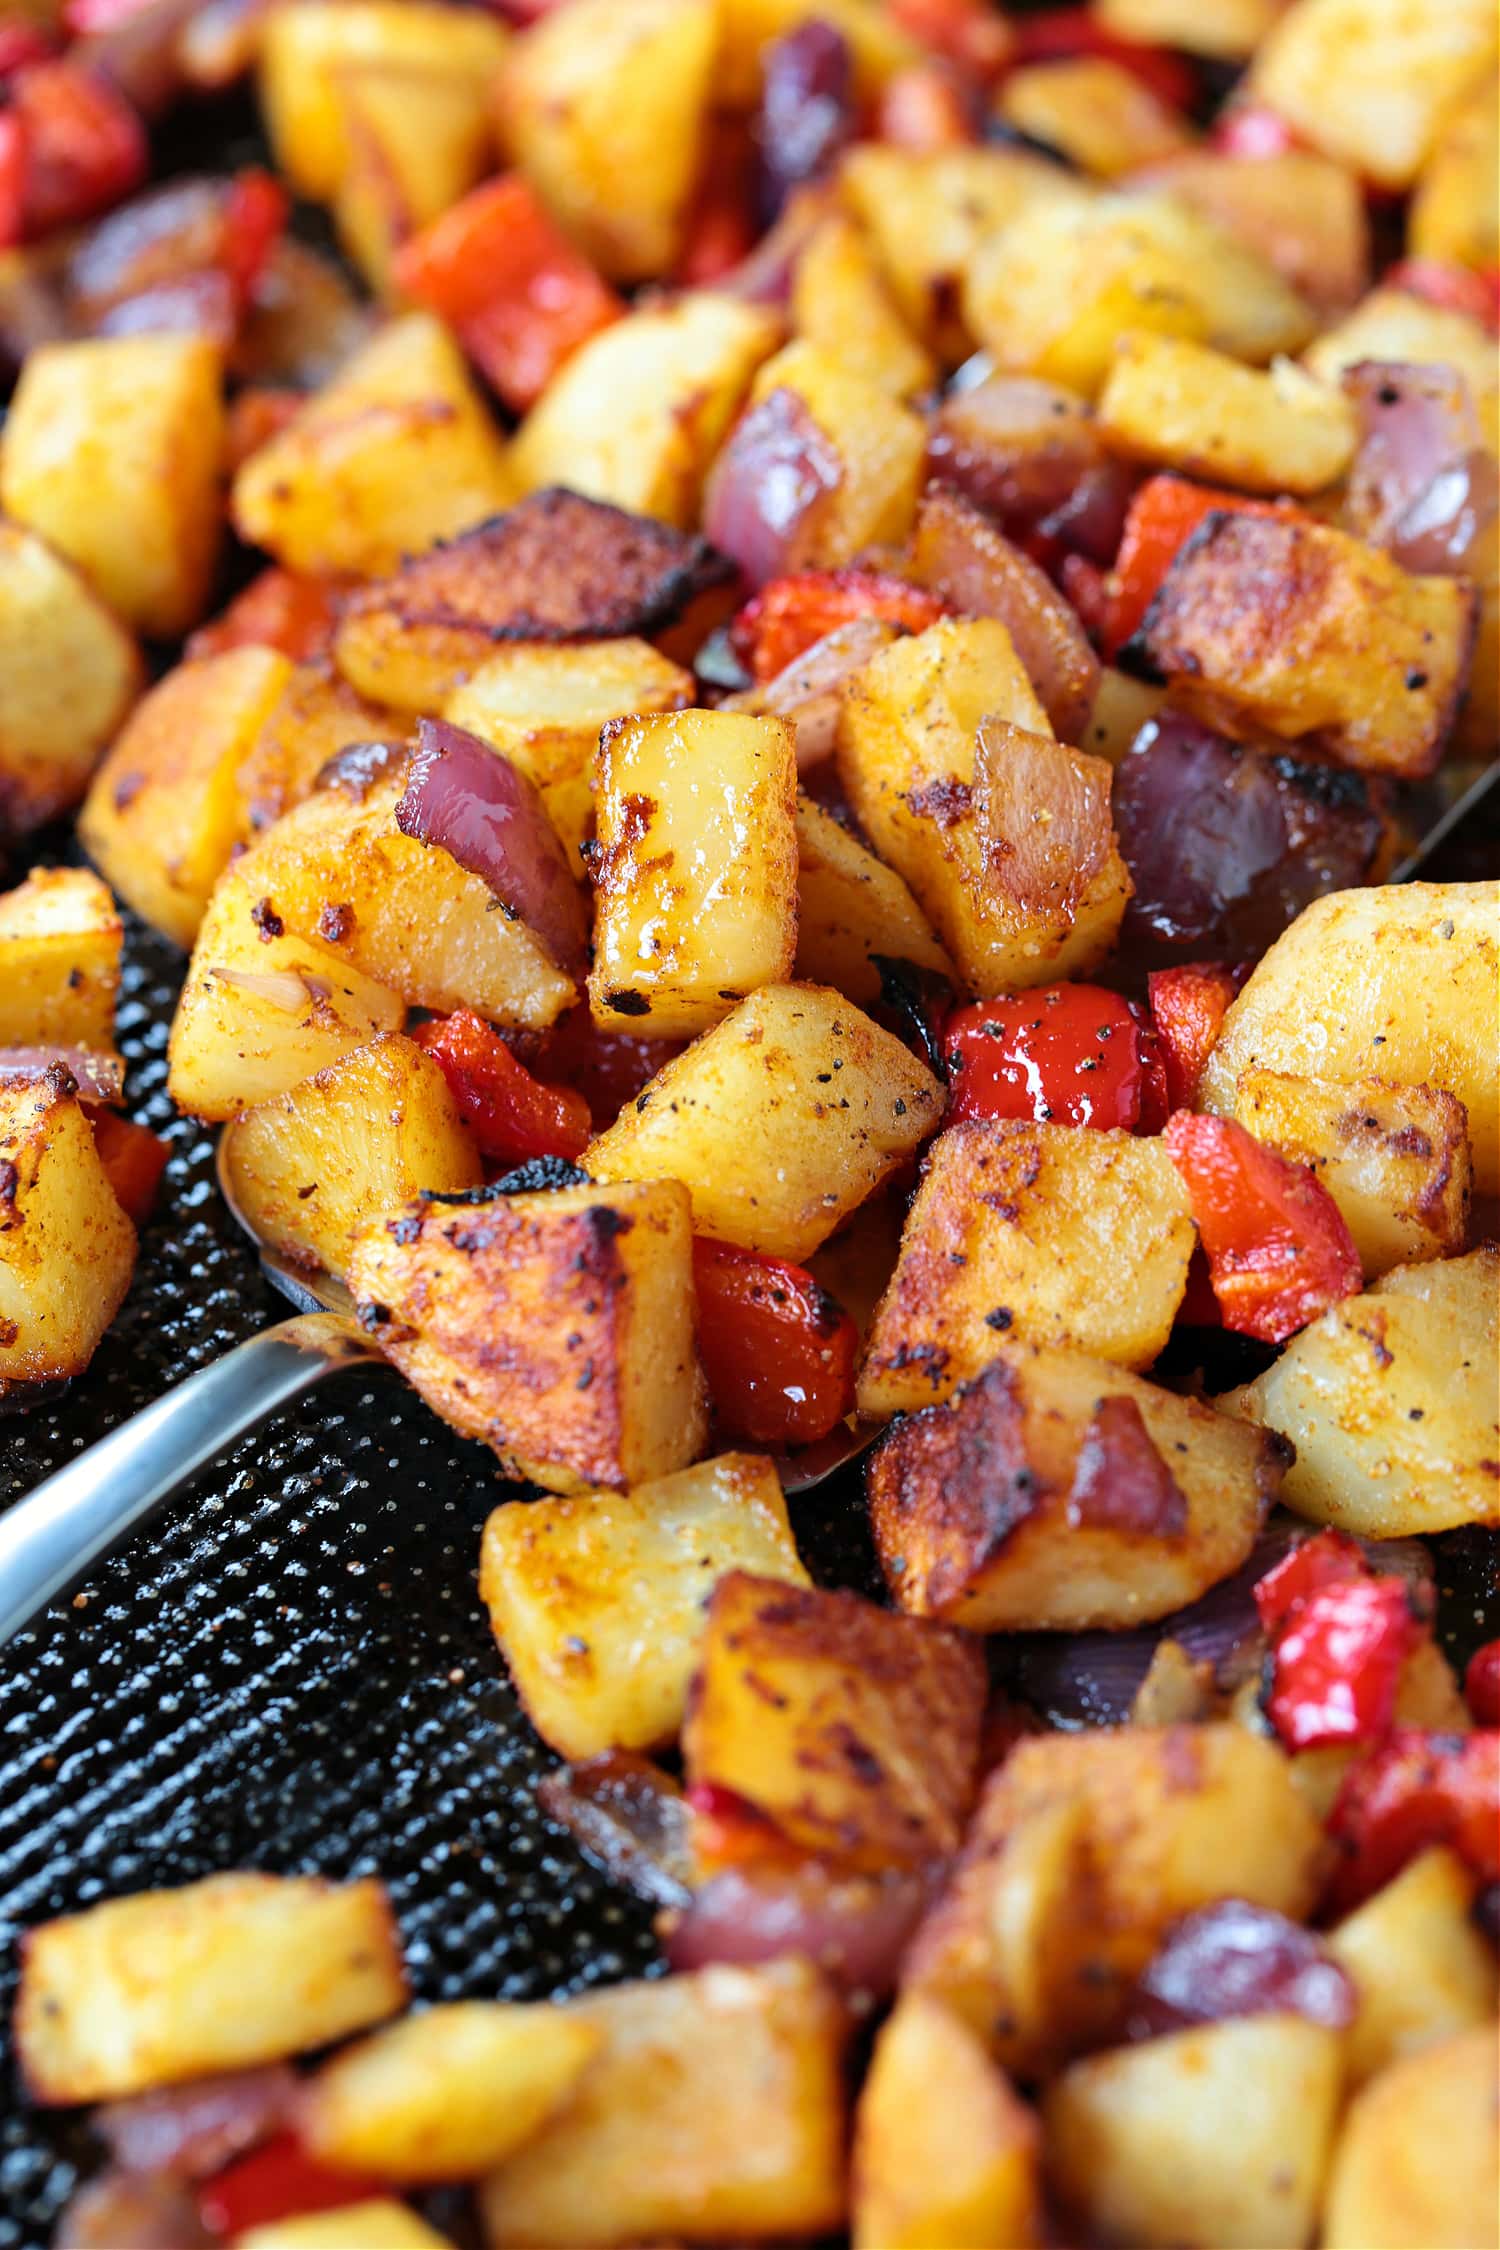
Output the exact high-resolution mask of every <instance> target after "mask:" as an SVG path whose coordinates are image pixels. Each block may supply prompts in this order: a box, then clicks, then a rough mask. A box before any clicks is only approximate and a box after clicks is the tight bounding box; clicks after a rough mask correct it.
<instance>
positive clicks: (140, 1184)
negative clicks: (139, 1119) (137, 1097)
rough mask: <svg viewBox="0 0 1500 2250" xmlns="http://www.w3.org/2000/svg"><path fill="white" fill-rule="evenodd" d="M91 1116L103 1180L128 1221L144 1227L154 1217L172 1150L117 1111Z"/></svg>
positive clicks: (107, 1110) (97, 1111)
mask: <svg viewBox="0 0 1500 2250" xmlns="http://www.w3.org/2000/svg"><path fill="white" fill-rule="evenodd" d="M92 1116H93V1125H94V1147H95V1148H96V1149H97V1151H98V1154H99V1162H100V1163H101V1164H102V1165H103V1167H104V1177H105V1178H106V1179H107V1180H108V1182H109V1184H110V1186H111V1187H112V1188H113V1189H114V1191H115V1198H116V1201H117V1202H118V1203H119V1205H120V1208H121V1209H122V1210H123V1211H124V1213H125V1216H126V1218H127V1219H129V1220H130V1221H131V1223H132V1225H134V1226H138V1227H143V1226H144V1225H145V1223H146V1221H147V1220H148V1219H149V1218H150V1216H151V1207H152V1205H153V1204H154V1203H155V1201H156V1191H157V1189H158V1187H159V1186H160V1185H161V1176H162V1173H163V1172H164V1171H165V1170H166V1168H167V1159H168V1157H169V1156H170V1155H171V1153H172V1151H171V1149H170V1147H169V1146H168V1144H167V1143H166V1142H165V1141H164V1140H161V1139H160V1138H159V1137H158V1136H157V1135H156V1134H155V1133H153V1132H152V1131H151V1130H150V1129H149V1127H147V1126H145V1125H137V1124H135V1123H134V1122H133V1121H132V1120H131V1119H130V1118H128V1117H121V1116H120V1115H119V1113H118V1111H116V1110H112V1109H96V1110H94V1111H93V1113H92Z"/></svg>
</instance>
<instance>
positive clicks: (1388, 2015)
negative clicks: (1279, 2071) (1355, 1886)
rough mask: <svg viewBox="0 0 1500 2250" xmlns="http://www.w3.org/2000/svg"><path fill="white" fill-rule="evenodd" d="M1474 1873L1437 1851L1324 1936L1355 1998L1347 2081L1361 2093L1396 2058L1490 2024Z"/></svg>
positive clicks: (1496, 1988)
mask: <svg viewBox="0 0 1500 2250" xmlns="http://www.w3.org/2000/svg"><path fill="white" fill-rule="evenodd" d="M1476 1888H1477V1885H1476V1882H1475V1878H1474V1874H1473V1872H1472V1870H1471V1869H1470V1868H1468V1867H1466V1866H1465V1864H1464V1862H1463V1861H1462V1860H1461V1859H1460V1858H1459V1857H1458V1855H1457V1853H1456V1852H1451V1851H1449V1850H1448V1849H1447V1848H1446V1847H1445V1846H1443V1845H1436V1846H1434V1847H1433V1849H1432V1850H1431V1851H1425V1852H1423V1853H1421V1854H1420V1856H1419V1857H1418V1858H1416V1859H1414V1860H1412V1861H1411V1862H1410V1864H1409V1865H1408V1866H1406V1867H1404V1868H1403V1869H1402V1870H1401V1873H1400V1874H1399V1875H1398V1876H1396V1878H1395V1880H1394V1881H1393V1882H1390V1883H1387V1884H1386V1886H1385V1888H1384V1889H1383V1890H1379V1891H1377V1892H1376V1893H1375V1896H1374V1897H1373V1898H1371V1899H1367V1900H1366V1901H1365V1904H1364V1905H1363V1906H1361V1907H1359V1908H1357V1909H1356V1911H1355V1912H1354V1913H1353V1914H1350V1915H1347V1916H1346V1917H1345V1919H1344V1920H1343V1921H1342V1922H1340V1923H1339V1925H1338V1927H1337V1928H1336V1929H1334V1930H1332V1931H1330V1933H1329V1937H1328V1950H1329V1952H1330V1953H1331V1954H1332V1955H1333V1957H1334V1959H1335V1960H1336V1961H1337V1962H1338V1963H1339V1964H1340V1966H1341V1967H1343V1968H1345V1969H1347V1970H1348V1972H1349V1974H1350V1976H1351V1977H1353V1979H1354V1982H1355V1986H1356V1988H1357V1990H1358V1992H1359V2013H1358V2015H1357V2016H1356V2017H1355V2019H1354V2024H1353V2027H1352V2029H1351V2030H1350V2033H1349V2076H1350V2079H1351V2081H1352V2082H1353V2083H1354V2084H1355V2085H1363V2083H1364V2081H1365V2080H1366V2079H1367V2078H1373V2077H1374V2076H1375V2075H1376V2073H1377V2072H1378V2071H1382V2070H1384V2069H1386V2067H1387V2066H1388V2065H1389V2064H1391V2063H1393V2062H1396V2061H1399V2059H1400V2058H1401V2057H1402V2056H1403V2055H1412V2054H1416V2053H1418V2052H1419V2051H1420V2050H1421V2049H1422V2048H1424V2047H1431V2046H1433V2045H1434V2044H1435V2043H1436V2042H1437V2041H1439V2040H1444V2039H1450V2038H1453V2037H1455V2036H1456V2035H1457V2034H1458V2033H1459V2032H1461V2031H1467V2030H1468V2029H1469V2028H1470V2026H1471V2025H1478V2024H1493V2023H1494V2021H1495V2012H1496V2008H1497V2005H1500V1978H1497V1974H1496V1967H1495V1949H1494V1947H1493V1946H1492V1945H1487V1944H1486V1943H1485V1940H1484V1939H1483V1938H1482V1937H1481V1936H1480V1934H1479V1932H1478V1930H1477V1929H1476V1928H1475V1926H1474V1920H1473V1906H1474V1893H1475V1890H1476Z"/></svg>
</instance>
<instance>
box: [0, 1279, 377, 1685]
mask: <svg viewBox="0 0 1500 2250" xmlns="http://www.w3.org/2000/svg"><path fill="white" fill-rule="evenodd" d="M374 1356H375V1354H374V1353H373V1352H372V1350H371V1348H370V1346H369V1345H368V1344H367V1343H366V1341H365V1339H364V1337H363V1336H362V1335H361V1334H360V1332H359V1330H358V1329H357V1328H356V1327H355V1326H354V1324H353V1322H352V1321H349V1320H345V1319H343V1318H341V1317H340V1316H339V1315H337V1314H334V1313H306V1314H302V1315H299V1317H298V1318H297V1319H296V1320H283V1321H281V1322H279V1323H278V1324H277V1326H276V1327H274V1328H267V1329H265V1330H263V1331H262V1333H261V1334H260V1335H258V1336H252V1337H250V1338H249V1340H248V1341H247V1342H245V1343H243V1344H237V1345H236V1346H235V1348H234V1350H233V1351H230V1352H226V1353H225V1354H224V1356H223V1357H222V1358H221V1359H216V1360H213V1361H212V1362H211V1363H210V1364H209V1365H208V1366H207V1367H202V1368H200V1369H199V1370H198V1372H197V1374H196V1375H190V1376H189V1377H188V1378H187V1381H186V1382H184V1383H179V1384H178V1385H177V1386H176V1388H175V1389H174V1390H170V1391H168V1392H167V1394H166V1396H165V1397H164V1398H159V1399H157V1400H156V1401H155V1402H154V1403H153V1404H152V1405H150V1406H148V1407H145V1408H143V1409H142V1411H141V1412H140V1413H139V1414H134V1415H132V1416H131V1418H130V1420H129V1421H128V1422H122V1423H121V1425H120V1427H119V1428H118V1429H117V1430H111V1432H110V1434H109V1436H108V1437H106V1438H101V1439H100V1441H99V1443H98V1444H97V1445H91V1446H90V1447H89V1449H88V1451H87V1452H86V1453H80V1454H79V1456H78V1458H77V1460H76V1461H70V1462H69V1463H68V1465H67V1467H66V1468H64V1469H59V1470H58V1471H57V1473H56V1475H55V1476H50V1477H48V1479H47V1480H46V1482H45V1484H39V1485H38V1486H37V1488H36V1490H35V1491H34V1492H29V1493H27V1495H26V1497H25V1498H24V1499H23V1500H18V1501H17V1502H16V1503H15V1505H14V1507H12V1508H11V1509H10V1510H9V1511H8V1512H7V1513H6V1514H4V1515H0V1646H3V1645H4V1644H5V1642H6V1641H8V1640H9V1639H10V1637H11V1635H12V1634H13V1633H17V1632H19V1631H20V1629H21V1627H22V1626H23V1625H25V1624H27V1623H28V1622H29V1620H30V1619H31V1618H33V1617H34V1616H35V1615H36V1613H37V1611H38V1610H39V1609H41V1608H42V1607H43V1606H44V1604H45V1603H47V1602H50V1601H51V1600H52V1599H53V1597H54V1596H55V1595H57V1594H60V1593H62V1592H63V1591H64V1589H65V1588H66V1587H68V1586H70V1585H71V1584H72V1583H73V1581H74V1580H75V1579H78V1578H81V1577H82V1576H83V1575H84V1573H85V1571H87V1569H88V1568H89V1566H90V1564H91V1563H94V1562H97V1561H98V1559H99V1557H100V1556H101V1555H103V1554H106V1553H108V1551H109V1549H110V1548H111V1547H114V1546H116V1545H117V1544H118V1543H119V1541H120V1540H121V1539H123V1538H124V1537H125V1535H126V1533H127V1532H129V1531H133V1530H134V1529H135V1527H136V1525H137V1524H140V1523H142V1522H144V1521H145V1519H146V1517H147V1516H149V1515H150V1514H151V1512H152V1510H153V1509H154V1508H156V1507H157V1506H159V1504H160V1503H161V1502H162V1501H163V1500H165V1499H166V1498H167V1496H168V1494H169V1493H172V1492H175V1491H176V1490H177V1488H178V1486H179V1485H182V1484H186V1482H187V1480H188V1478H189V1477H191V1476H192V1475H193V1474H194V1473H195V1471H197V1470H198V1469H201V1468H202V1467H203V1466H204V1464H205V1463H206V1462H208V1461H212V1460H213V1459H214V1458H215V1456H216V1455H218V1454H220V1453H222V1452H223V1451H224V1450H225V1448H226V1447H227V1446H230V1445H232V1444H233V1443H234V1440H235V1439H236V1438H238V1437H243V1435H244V1433H245V1432H246V1431H247V1430H253V1429H254V1428H255V1426H256V1424H257V1423H259V1422H263V1421H264V1420H265V1419H266V1416H267V1415H268V1414H274V1413H275V1412H276V1410H277V1408H278V1407H281V1406H285V1405H287V1404H288V1403H289V1402H290V1401H291V1400H292V1399H294V1398H297V1397H299V1396H300V1394H301V1393H302V1392H303V1391H307V1390H311V1388H312V1386H313V1385H314V1383H320V1382H322V1380H323V1378H324V1376H325V1375H331V1374H334V1373H335V1372H336V1371H337V1370H338V1369H339V1368H341V1367H348V1366H350V1365H351V1364H352V1363H353V1362H355V1361H357V1360H368V1359H371V1358H373V1357H374Z"/></svg>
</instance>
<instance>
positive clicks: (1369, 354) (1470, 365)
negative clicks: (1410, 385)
mask: <svg viewBox="0 0 1500 2250" xmlns="http://www.w3.org/2000/svg"><path fill="white" fill-rule="evenodd" d="M1362 359H1383V360H1390V361H1392V362H1396V363H1408V364H1411V365H1416V366H1437V367H1452V368H1456V369H1457V371H1458V373H1459V374H1460V375H1462V376H1463V378H1464V380H1465V382H1466V383H1467V384H1468V386H1469V389H1470V390H1471V391H1472V392H1473V394H1474V402H1475V404H1476V406H1477V407H1478V409H1479V418H1480V421H1481V423H1482V424H1483V426H1484V429H1485V433H1486V435H1485V442H1486V443H1487V444H1488V446H1489V447H1490V450H1491V451H1492V452H1493V451H1494V450H1495V448H1496V446H1497V444H1500V368H1497V366H1496V356H1495V344H1494V338H1493V337H1492V336H1491V335H1490V333H1489V331H1488V330H1487V329H1486V328H1485V327H1484V326H1483V325H1482V324H1481V323H1480V322H1479V321H1477V320H1474V319H1473V318H1471V316H1470V315H1469V314H1468V313H1465V312H1460V311H1458V309H1457V308H1456V307H1455V306H1452V305H1434V304H1430V303H1429V302H1428V300H1427V299H1426V298H1425V297H1418V296H1416V295H1414V294H1413V292H1412V291H1410V290H1408V289H1375V290H1372V291H1371V293H1370V295H1369V296H1368V297H1366V298H1364V299H1363V300H1362V301H1361V302H1360V303H1359V304H1357V305H1356V306H1355V308H1354V310H1353V312H1351V313H1350V314H1349V315H1348V317H1347V319H1344V320H1341V321H1339V322H1338V323H1337V324H1336V325H1335V326H1334V327H1332V328H1325V329H1324V330H1323V333H1322V334H1321V335H1320V336H1319V337H1317V338H1316V340H1315V341H1314V342H1313V343H1311V344H1309V345H1308V347H1307V350H1306V351H1305V352H1304V353H1303V354H1302V362H1303V365H1304V366H1305V367H1310V368H1311V369H1312V371H1313V373H1314V374H1315V375H1317V376H1320V377H1321V378H1322V380H1323V381H1324V382H1325V383H1336V382H1338V380H1339V378H1340V377H1341V376H1342V375H1343V373H1344V371H1345V369H1346V368H1350V367H1357V366H1358V365H1359V363H1360V361H1361V360H1362Z"/></svg>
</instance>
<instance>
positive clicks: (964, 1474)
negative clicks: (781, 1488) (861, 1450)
mask: <svg viewBox="0 0 1500 2250" xmlns="http://www.w3.org/2000/svg"><path fill="white" fill-rule="evenodd" d="M1248 1435H1250V1433H1249V1432H1248V1431H1247V1430H1246V1429H1245V1428H1244V1426H1243V1425H1238V1426H1237V1425H1236V1424H1235V1423H1234V1422H1233V1421H1231V1420H1230V1418H1229V1417H1228V1416H1227V1415H1223V1414H1215V1413H1214V1412H1213V1410H1212V1408H1210V1407H1206V1406H1202V1405H1200V1404H1199V1403H1198V1402H1197V1401H1196V1400H1194V1399H1186V1398H1179V1397H1177V1396H1176V1394H1175V1393H1174V1392H1172V1391H1164V1390H1159V1389H1158V1388H1157V1387H1156V1386H1155V1385H1154V1384H1152V1383H1143V1382H1141V1381H1140V1380H1139V1379H1138V1378H1137V1377H1135V1376H1133V1375H1126V1374H1124V1373H1122V1371H1121V1370H1120V1369H1119V1368H1117V1367H1111V1366H1110V1365H1109V1364H1108V1362H1107V1361H1105V1360H1097V1359H1086V1358H1084V1357H1083V1355H1082V1354H1081V1353H1073V1352H1062V1351H1051V1350H1044V1349H1040V1348H1036V1347H1031V1348H1028V1347H1027V1346H1025V1345H1021V1344H1014V1345H1011V1346H1009V1347H1008V1348H1005V1349H1003V1351H1002V1354H1001V1356H999V1357H997V1358H996V1359H995V1360H993V1361H992V1362H991V1364H990V1365H989V1366H988V1367H986V1368H985V1370H984V1372H983V1373H982V1374H981V1375H978V1376H976V1377H975V1379H974V1381H973V1382H972V1383H970V1384H967V1385H966V1386H965V1387H964V1388H963V1389H961V1390H960V1391H958V1392H957V1393H956V1394H955V1395H954V1396H953V1397H952V1398H951V1399H949V1400H948V1401H947V1402H946V1403H945V1404H942V1405H938V1406H928V1407H923V1408H922V1409H921V1410H920V1411H919V1412H918V1413H916V1414H912V1415H909V1416H905V1417H903V1418H902V1419H901V1420H900V1421H898V1422H897V1423H896V1424H895V1425H894V1427H893V1428H892V1429H891V1430H890V1432H889V1434H888V1435H887V1436H886V1437H885V1439H884V1440H883V1441H882V1443H881V1445H880V1447H879V1449H878V1451H877V1452H876V1453H875V1454H874V1455H873V1456H872V1458H871V1462H870V1468H869V1496H870V1516H871V1522H872V1526H873V1529H874V1533H875V1544H876V1547H877V1549H878V1551H879V1554H880V1559H881V1563H882V1566H883V1567H884V1570H885V1573H886V1577H887V1580H888V1583H889V1585H890V1589H891V1594H892V1597H893V1599H894V1600H895V1601H897V1602H898V1603H899V1604H900V1606H901V1607H902V1608H903V1609H905V1610H908V1611H910V1612H911V1613H912V1615H914V1616H917V1617H939V1618H941V1619H942V1620H943V1621H944V1623H945V1624H949V1625H965V1626H968V1627H970V1628H971V1629H972V1630H974V1631H975V1632H981V1633H995V1632H1006V1631H1017V1630H1023V1631H1033V1630H1037V1629H1039V1628H1045V1629H1047V1630H1051V1631H1064V1632H1077V1631H1081V1630H1084V1629H1087V1628H1091V1627H1097V1626H1112V1627H1129V1626H1132V1625H1137V1624H1141V1623H1143V1622H1145V1621H1147V1620H1149V1619H1152V1618H1157V1617H1165V1616H1167V1615H1168V1614H1169V1613H1170V1612H1171V1611H1172V1610H1175V1609H1181V1608H1183V1607H1185V1606H1186V1604H1187V1603H1188V1602H1192V1601H1196V1600H1197V1599H1198V1597H1199V1595H1200V1594H1206V1593H1207V1591H1208V1589H1209V1588H1210V1586H1215V1585H1217V1584H1218V1582H1219V1580H1220V1579H1222V1578H1227V1577H1228V1576H1229V1575H1230V1573H1231V1572H1232V1571H1235V1570H1238V1569H1239V1567H1240V1565H1241V1563H1243V1562H1244V1561H1245V1560H1246V1558H1247V1557H1248V1555H1249V1553H1250V1550H1251V1548H1252V1547H1253V1545H1254V1543H1255V1537H1256V1534H1257V1532H1258V1531H1259V1530H1260V1527H1261V1524H1262V1522H1263V1521H1264V1519H1265V1516H1266V1513H1267V1510H1268V1509H1269V1507H1270V1505H1271V1502H1272V1500H1273V1499H1274V1498H1275V1495H1276V1488H1277V1486H1278V1484H1279V1483H1280V1481H1281V1470H1282V1453H1281V1449H1280V1448H1279V1447H1278V1446H1277V1445H1276V1444H1275V1443H1274V1441H1270V1440H1267V1439H1266V1437H1265V1435H1264V1433H1262V1432H1259V1431H1257V1432H1255V1433H1254V1438H1253V1439H1252V1442H1251V1443H1250V1444H1248V1445H1247V1444H1246V1443H1245V1442H1244V1440H1245V1438H1246V1437H1247V1436H1248ZM1255 1440H1259V1442H1255Z"/></svg>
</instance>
